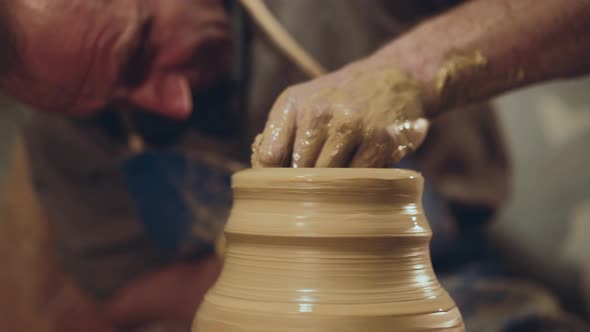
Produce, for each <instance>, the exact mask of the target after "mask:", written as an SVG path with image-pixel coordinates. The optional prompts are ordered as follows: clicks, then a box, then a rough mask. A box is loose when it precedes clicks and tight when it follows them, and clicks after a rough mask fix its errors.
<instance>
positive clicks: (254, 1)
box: [240, 0, 326, 78]
mask: <svg viewBox="0 0 590 332" xmlns="http://www.w3.org/2000/svg"><path fill="white" fill-rule="evenodd" d="M240 2H241V4H242V5H243V6H244V7H245V8H246V10H247V11H248V12H249V13H250V15H252V17H253V19H254V21H255V22H256V24H257V25H258V26H259V27H260V29H262V31H264V33H266V34H267V35H268V37H269V38H270V39H271V40H272V41H273V42H274V44H275V45H276V46H277V47H278V48H279V49H280V50H281V51H282V52H283V53H284V54H285V55H286V56H287V57H289V58H290V59H291V61H293V62H294V63H295V64H296V65H297V66H298V67H299V68H300V69H301V70H302V71H303V72H305V74H307V75H308V76H309V77H312V78H315V77H318V76H322V75H324V74H325V73H326V70H325V69H324V68H323V67H322V66H321V65H320V64H319V63H318V62H317V61H316V60H315V59H314V58H313V57H311V56H310V55H309V54H308V53H307V52H306V51H305V50H304V49H303V48H302V47H301V46H300V45H299V44H298V43H297V41H295V39H294V38H293V37H292V36H291V35H290V34H289V33H288V32H287V31H286V30H285V28H284V27H283V26H282V25H281V24H280V23H279V22H278V21H277V19H276V18H275V17H274V16H273V14H272V13H271V12H270V10H268V8H267V7H266V5H265V4H264V1H262V0H240Z"/></svg>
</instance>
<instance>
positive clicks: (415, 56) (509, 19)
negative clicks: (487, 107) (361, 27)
mask: <svg viewBox="0 0 590 332" xmlns="http://www.w3.org/2000/svg"><path fill="white" fill-rule="evenodd" d="M368 61H375V62H378V63H381V64H384V63H385V64H392V65H394V66H398V67H400V68H401V69H402V70H405V71H406V72H407V73H408V74H409V75H410V76H411V77H412V78H414V79H416V80H418V81H420V82H421V83H423V85H424V87H425V112H426V113H427V114H428V115H430V116H433V115H436V114H437V113H438V112H440V111H441V110H444V109H448V108H452V107H454V106H458V105H460V104H465V103H470V102H474V101H477V100H480V99H484V98H489V97H491V96H494V95H496V94H499V93H502V92H504V91H507V90H510V89H514V88H518V87H521V86H525V85H529V84H532V83H536V82H540V81H545V80H551V79H556V78H565V77H573V76H576V75H582V74H585V73H589V72H590V1H584V0H568V1H563V0H545V1H543V2H542V3H540V2H539V1H536V0H476V1H471V2H469V3H467V4H465V5H463V6H460V7H459V8H456V9H454V10H452V11H450V12H448V13H445V14H443V15H441V16H439V17H436V18H434V19H431V20H429V21H427V22H425V23H423V24H422V25H420V26H418V27H417V28H415V29H414V30H412V31H410V32H408V33H407V34H405V35H404V36H402V37H400V38H399V39H397V40H395V41H393V42H392V43H390V44H389V45H387V46H385V47H384V48H383V49H381V50H380V51H378V52H377V53H376V54H375V55H374V56H372V57H371V58H369V59H368Z"/></svg>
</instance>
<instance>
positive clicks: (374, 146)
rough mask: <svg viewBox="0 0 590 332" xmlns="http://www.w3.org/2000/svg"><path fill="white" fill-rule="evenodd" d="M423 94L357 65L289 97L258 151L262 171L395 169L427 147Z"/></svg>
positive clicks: (402, 78) (394, 75)
mask: <svg viewBox="0 0 590 332" xmlns="http://www.w3.org/2000/svg"><path fill="white" fill-rule="evenodd" d="M427 127H428V122H427V121H426V119H425V118H423V112H422V97H421V86H420V84H419V83H418V82H416V81H413V80H411V79H409V78H408V77H407V76H406V75H405V74H404V73H402V72H401V71H399V70H397V69H394V68H379V67H374V68H368V67H366V66H365V65H364V64H353V65H349V66H348V67H345V68H343V69H341V70H340V71H337V72H335V73H332V74H329V75H326V76H324V77H321V78H319V79H316V80H313V81H310V82H308V83H304V84H300V85H296V86H293V87H291V88H289V89H287V90H286V91H285V92H283V94H282V95H281V96H280V97H279V98H278V100H277V101H276V103H275V105H274V106H273V108H272V110H271V112H270V115H269V119H268V122H267V123H266V127H265V129H264V132H263V133H262V134H260V135H258V137H257V138H256V141H255V142H254V146H253V155H252V164H253V166H254V167H281V166H292V167H346V166H352V167H388V166H391V165H392V164H394V163H396V162H398V161H399V160H400V159H401V158H403V157H404V156H405V155H406V154H408V153H410V152H412V151H414V150H415V149H416V148H417V147H418V146H419V145H420V144H421V143H422V142H423V140H424V138H425V136H426V130H427Z"/></svg>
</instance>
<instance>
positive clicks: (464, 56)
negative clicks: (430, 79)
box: [434, 50, 525, 106]
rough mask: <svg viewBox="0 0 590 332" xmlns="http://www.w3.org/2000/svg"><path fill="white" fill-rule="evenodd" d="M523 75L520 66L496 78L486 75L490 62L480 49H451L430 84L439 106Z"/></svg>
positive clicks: (480, 93)
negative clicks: (435, 93)
mask: <svg viewBox="0 0 590 332" xmlns="http://www.w3.org/2000/svg"><path fill="white" fill-rule="evenodd" d="M524 78H525V71H524V69H523V68H522V67H517V68H516V69H514V70H509V71H508V72H506V73H505V74H504V75H501V76H500V78H493V77H490V63H489V61H488V59H487V58H486V57H485V56H484V55H483V53H482V52H481V51H480V50H473V51H453V52H451V53H450V54H449V55H448V56H447V60H446V62H445V63H444V65H443V66H441V68H440V69H439V70H438V71H437V74H436V78H435V80H434V84H435V88H436V91H437V93H438V94H439V96H440V98H441V100H442V101H443V102H442V104H443V105H452V106H460V105H463V104H466V103H469V102H473V101H475V100H478V99H480V98H483V97H484V96H488V95H490V94H493V93H494V92H496V91H499V90H501V89H502V88H503V87H504V86H506V85H512V84H514V83H517V82H520V81H522V80H524Z"/></svg>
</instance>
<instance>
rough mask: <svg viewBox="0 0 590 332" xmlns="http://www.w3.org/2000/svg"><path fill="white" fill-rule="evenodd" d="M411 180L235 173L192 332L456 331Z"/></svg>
mask: <svg viewBox="0 0 590 332" xmlns="http://www.w3.org/2000/svg"><path fill="white" fill-rule="evenodd" d="M422 185H423V180H422V177H421V176H420V175H419V174H418V173H415V172H413V171H407V170H396V169H350V168H349V169H343V168H336V169H329V168H323V169H319V168H315V169H305V168H299V169H292V168H270V169H252V170H246V171H243V172H240V173H237V174H236V175H235V176H234V178H233V187H234V193H235V196H234V197H235V200H234V208H233V210H232V213H231V216H230V220H229V222H228V224H227V226H226V237H227V250H226V256H225V266H224V270H223V272H222V274H221V276H220V278H219V280H218V281H217V284H216V285H215V286H214V287H213V288H212V289H211V290H210V291H209V293H208V294H207V295H206V297H205V300H204V302H203V304H202V305H201V308H200V310H199V312H198V314H197V317H196V319H195V323H194V326H193V332H270V331H281V332H282V331H318V332H324V331H326V332H327V331H343V332H346V331H348V332H353V331H354V332H360V331H371V332H385V331H387V332H391V331H422V330H428V331H464V327H463V323H462V319H461V315H460V313H459V311H458V309H457V308H456V306H455V303H454V302H453V300H452V299H451V298H450V296H449V295H448V293H447V292H446V291H445V290H444V289H443V288H442V287H441V285H440V284H439V283H438V281H437V279H436V276H435V275H434V271H433V269H432V265H431V261H430V253H429V248H428V244H429V241H430V237H431V231H430V228H429V225H428V222H427V220H426V218H425V216H424V213H423V211H422V204H421V194H422Z"/></svg>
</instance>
